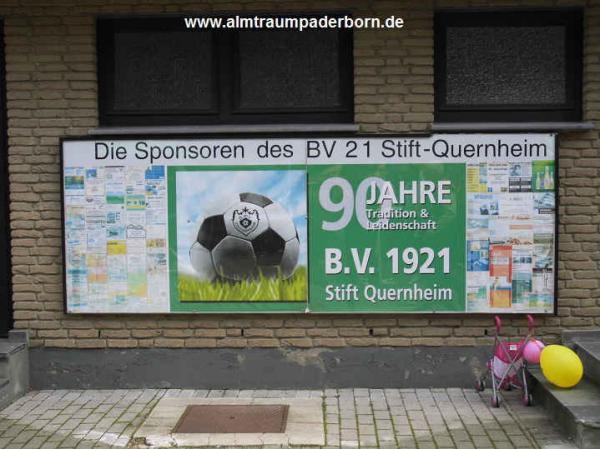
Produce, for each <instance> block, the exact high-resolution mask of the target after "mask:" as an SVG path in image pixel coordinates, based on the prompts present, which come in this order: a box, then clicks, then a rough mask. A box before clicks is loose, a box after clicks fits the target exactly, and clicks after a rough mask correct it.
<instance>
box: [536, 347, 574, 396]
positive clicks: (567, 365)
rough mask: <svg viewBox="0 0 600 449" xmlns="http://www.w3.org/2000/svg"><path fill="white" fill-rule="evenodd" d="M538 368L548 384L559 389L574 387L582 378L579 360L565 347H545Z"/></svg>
mask: <svg viewBox="0 0 600 449" xmlns="http://www.w3.org/2000/svg"><path fill="white" fill-rule="evenodd" d="M540 367H541V368H542V373H543V374H544V377H545V378H546V379H547V380H548V382H550V383H551V384H553V385H556V386H557V387H561V388H571V387H574V386H575V385H577V384H578V383H579V381H580V380H581V377H582V376H583V365H582V364H581V359H580V358H579V356H578V355H577V354H576V353H575V351H573V350H571V349H569V348H567V347H566V346H561V345H549V346H546V347H545V348H544V349H543V350H542V355H541V356H540Z"/></svg>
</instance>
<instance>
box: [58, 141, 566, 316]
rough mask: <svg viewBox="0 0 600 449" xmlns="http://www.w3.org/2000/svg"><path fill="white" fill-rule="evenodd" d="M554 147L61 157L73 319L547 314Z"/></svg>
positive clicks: (551, 287)
mask: <svg viewBox="0 0 600 449" xmlns="http://www.w3.org/2000/svg"><path fill="white" fill-rule="evenodd" d="M555 141H556V139H555V135H553V134H437V135H430V136H423V137H422V136H363V135H357V136H348V137H323V136H318V135H317V136H315V137H301V138H300V137H290V138H283V137H279V136H277V137H273V136H268V137H252V138H243V137H240V138H236V137H227V138H206V137H190V138H179V137H171V138H147V139H144V138H140V139H138V138H129V137H128V138H126V139H119V138H114V139H112V138H108V137H106V138H105V137H97V138H85V139H65V140H63V141H62V183H63V204H64V210H63V216H64V222H63V225H64V226H63V227H64V255H65V303H66V309H67V311H68V312H70V313H177V312H182V313H190V312H219V313H223V312H232V313H239V312H251V313H257V312H301V313H309V312H313V313H319V312H323V313H405V312H406V313H408V312H419V313H423V312H432V313H438V312H439V313H442V312H445V313H448V312H454V313H498V312H502V313H511V312H515V313H552V312H553V311H554V305H555V277H556V257H555V254H556V188H557V176H556V164H555V156H556V142H555Z"/></svg>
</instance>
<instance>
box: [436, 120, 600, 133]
mask: <svg viewBox="0 0 600 449" xmlns="http://www.w3.org/2000/svg"><path fill="white" fill-rule="evenodd" d="M595 127H596V125H595V124H594V123H593V122H507V123H504V122H482V123H477V122H468V123H467V122H465V123H460V122H457V123H440V122H438V123H433V124H432V125H431V130H432V131H452V132H459V131H502V132H508V131H553V132H561V131H562V132H574V131H590V130H592V129H594V128H595Z"/></svg>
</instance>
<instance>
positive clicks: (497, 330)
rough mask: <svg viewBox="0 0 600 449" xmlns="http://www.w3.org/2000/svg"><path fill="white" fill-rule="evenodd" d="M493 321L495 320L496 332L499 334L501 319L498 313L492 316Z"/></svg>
mask: <svg viewBox="0 0 600 449" xmlns="http://www.w3.org/2000/svg"><path fill="white" fill-rule="evenodd" d="M494 321H495V322H496V333H497V334H499V333H500V330H501V329H502V320H501V319H500V317H499V316H498V315H496V316H495V317H494Z"/></svg>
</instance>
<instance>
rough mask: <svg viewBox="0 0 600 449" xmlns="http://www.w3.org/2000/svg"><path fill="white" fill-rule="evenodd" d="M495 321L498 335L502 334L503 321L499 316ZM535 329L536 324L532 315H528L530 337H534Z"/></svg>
mask: <svg viewBox="0 0 600 449" xmlns="http://www.w3.org/2000/svg"><path fill="white" fill-rule="evenodd" d="M494 321H495V322H496V333H498V334H499V333H500V330H501V329H502V320H501V319H500V317H499V316H498V315H496V316H495V317H494ZM534 328H535V323H534V321H533V317H532V316H531V315H527V329H528V330H529V335H533V329H534Z"/></svg>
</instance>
